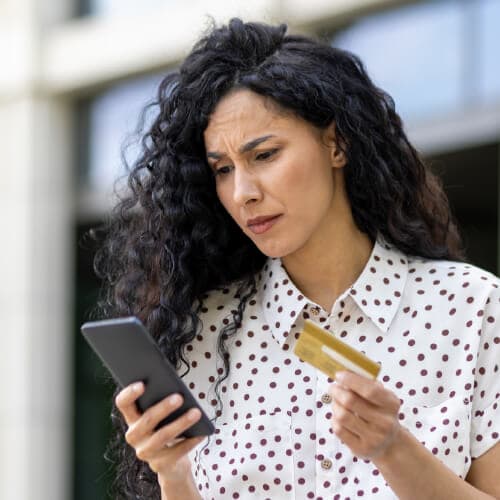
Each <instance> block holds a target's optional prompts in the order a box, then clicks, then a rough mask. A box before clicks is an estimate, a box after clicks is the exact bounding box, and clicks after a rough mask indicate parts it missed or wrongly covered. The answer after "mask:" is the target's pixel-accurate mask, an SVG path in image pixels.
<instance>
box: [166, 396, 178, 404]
mask: <svg viewBox="0 0 500 500" xmlns="http://www.w3.org/2000/svg"><path fill="white" fill-rule="evenodd" d="M168 399H169V402H170V403H171V404H173V405H176V404H179V403H180V402H181V397H180V396H179V395H178V394H172V395H171V396H170V397H169V398H168Z"/></svg>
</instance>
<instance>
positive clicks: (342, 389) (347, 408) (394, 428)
mask: <svg viewBox="0 0 500 500" xmlns="http://www.w3.org/2000/svg"><path fill="white" fill-rule="evenodd" d="M335 381H336V384H332V385H331V386H330V394H331V396H332V399H333V401H332V408H333V416H332V420H331V425H332V431H333V432H334V433H335V434H336V435H337V436H338V437H339V439H340V440H341V441H342V442H343V443H344V444H345V445H346V446H348V447H349V448H350V449H351V451H352V452H353V454H354V455H356V456H358V457H360V458H365V459H369V460H372V459H375V458H379V457H381V456H382V455H384V454H385V453H386V452H387V451H388V450H389V449H390V447H391V445H392V444H393V443H394V442H395V440H396V438H397V436H398V434H399V431H400V429H401V426H400V424H399V419H398V413H399V407H400V406H401V402H400V400H399V398H398V397H397V396H396V395H395V394H394V393H393V392H391V391H389V390H388V389H386V388H384V386H383V385H382V384H381V383H380V382H378V381H375V380H370V379H368V378H365V377H362V376H360V375H357V374H355V373H353V372H349V371H340V372H337V376H336V377H335Z"/></svg>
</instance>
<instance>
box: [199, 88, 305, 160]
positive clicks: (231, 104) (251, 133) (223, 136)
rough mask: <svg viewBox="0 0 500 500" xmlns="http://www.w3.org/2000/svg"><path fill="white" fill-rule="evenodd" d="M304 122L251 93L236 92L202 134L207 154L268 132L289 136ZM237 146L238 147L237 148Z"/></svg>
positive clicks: (218, 110) (219, 106) (246, 91)
mask: <svg viewBox="0 0 500 500" xmlns="http://www.w3.org/2000/svg"><path fill="white" fill-rule="evenodd" d="M300 122H301V120H300V119H299V118H297V117H295V116H294V115H293V114H292V113H291V112H286V111H285V110H282V109H280V108H279V107H278V105H277V104H275V103H273V101H271V100H270V99H269V98H266V97H263V96H261V95H259V94H256V93H254V92H252V91H250V90H237V91H234V92H231V93H230V94H228V95H227V96H225V97H224V98H223V99H221V101H220V102H219V103H218V104H217V106H216V107H215V109H214V111H213V113H212V115H211V116H210V119H209V121H208V126H207V128H206V129H205V132H204V134H203V136H204V141H205V146H206V148H207V150H210V149H217V147H222V145H223V144H224V143H226V142H228V141H229V142H230V143H233V142H235V143H239V142H241V141H244V140H247V139H252V138H254V137H255V136H257V135H262V134H263V133H267V132H271V131H272V132H275V133H276V132H279V131H282V132H285V131H287V132H290V131H291V130H293V129H294V128H295V127H300V125H301V123H300ZM236 145H237V144H235V146H236Z"/></svg>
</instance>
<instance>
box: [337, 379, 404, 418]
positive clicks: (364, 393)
mask: <svg viewBox="0 0 500 500" xmlns="http://www.w3.org/2000/svg"><path fill="white" fill-rule="evenodd" d="M335 381H336V382H337V383H338V384H339V385H340V386H342V387H344V388H346V389H351V390H352V391H354V392H355V393H356V394H358V395H359V396H361V397H362V398H364V399H366V400H367V401H369V402H370V403H372V404H374V405H375V406H381V407H389V408H391V409H397V408H399V399H398V398H397V396H396V395H395V394H394V393H392V392H391V391H389V390H388V389H385V388H384V386H383V385H382V384H381V383H380V382H378V381H377V380H371V379H369V378H366V377H363V376H361V375H358V374H357V373H353V372H350V371H347V370H343V371H339V372H337V373H336V374H335Z"/></svg>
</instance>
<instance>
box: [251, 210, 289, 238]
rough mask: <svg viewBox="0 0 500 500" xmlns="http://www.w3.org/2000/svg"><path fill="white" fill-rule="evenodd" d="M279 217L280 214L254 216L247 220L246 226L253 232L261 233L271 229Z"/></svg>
mask: <svg viewBox="0 0 500 500" xmlns="http://www.w3.org/2000/svg"><path fill="white" fill-rule="evenodd" d="M280 217H281V214H279V215H268V216H261V217H255V218H254V219H249V220H248V221H247V227H248V228H249V229H250V231H252V232H253V233H254V234H262V233H265V232H266V231H268V230H269V229H271V228H272V227H273V226H274V224H275V223H276V222H277V221H278V219H279V218H280Z"/></svg>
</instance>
